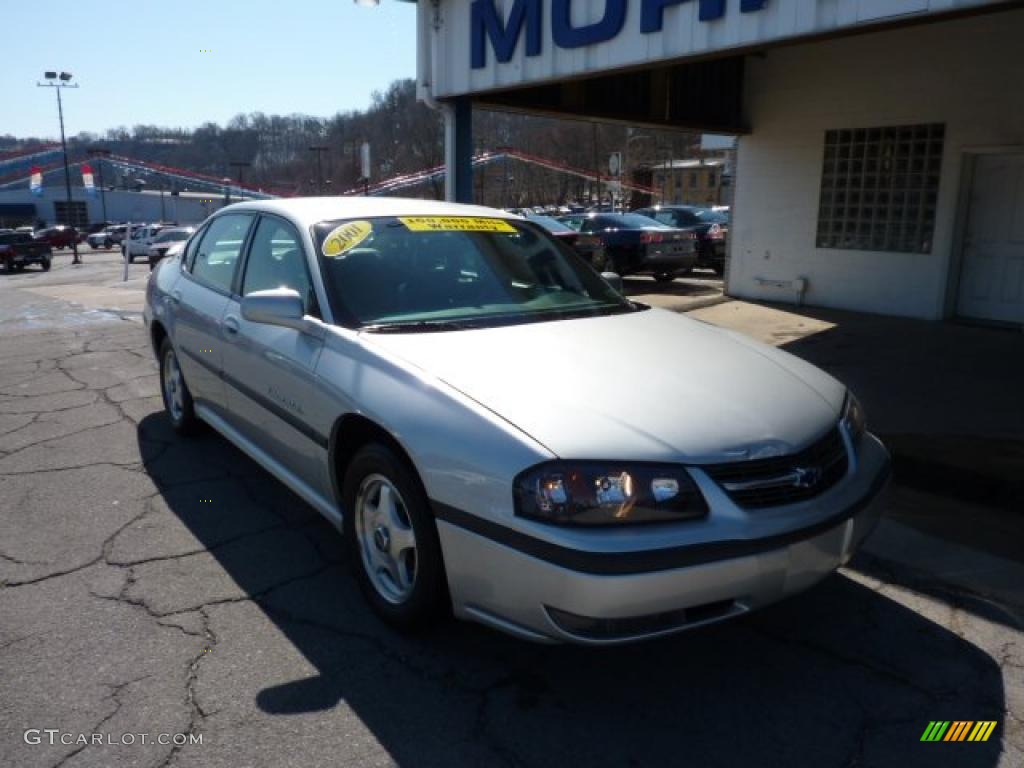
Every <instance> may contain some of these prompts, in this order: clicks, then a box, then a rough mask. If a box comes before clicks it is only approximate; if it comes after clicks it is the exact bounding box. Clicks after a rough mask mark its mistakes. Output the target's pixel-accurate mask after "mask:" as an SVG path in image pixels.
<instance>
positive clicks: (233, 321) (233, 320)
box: [221, 315, 238, 334]
mask: <svg viewBox="0 0 1024 768" xmlns="http://www.w3.org/2000/svg"><path fill="white" fill-rule="evenodd" d="M221 325H222V326H224V330H225V331H227V332H228V333H231V334H235V333H238V318H237V317H235V316H234V315H228V316H227V317H225V318H224V322H223V323H221Z"/></svg>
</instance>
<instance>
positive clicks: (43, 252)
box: [0, 232, 53, 274]
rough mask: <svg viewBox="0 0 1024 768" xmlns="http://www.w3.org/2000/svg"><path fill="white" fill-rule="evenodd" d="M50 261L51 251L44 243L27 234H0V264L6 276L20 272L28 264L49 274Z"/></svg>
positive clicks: (51, 258)
mask: <svg viewBox="0 0 1024 768" xmlns="http://www.w3.org/2000/svg"><path fill="white" fill-rule="evenodd" d="M52 260H53V250H52V249H51V248H50V245H49V243H47V242H46V241H43V240H36V239H34V238H33V237H32V235H30V234H28V233H27V232H6V233H4V234H0V264H2V265H3V266H4V269H5V270H6V272H7V274H11V273H12V272H15V271H17V272H20V271H21V270H23V269H24V268H25V267H26V266H28V265H29V264H38V265H39V266H41V267H42V268H43V271H44V272H49V271H50V264H51V262H52Z"/></svg>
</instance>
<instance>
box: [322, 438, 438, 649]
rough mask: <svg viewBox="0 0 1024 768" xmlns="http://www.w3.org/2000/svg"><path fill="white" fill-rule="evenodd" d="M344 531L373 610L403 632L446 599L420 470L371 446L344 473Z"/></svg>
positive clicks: (427, 618)
mask: <svg viewBox="0 0 1024 768" xmlns="http://www.w3.org/2000/svg"><path fill="white" fill-rule="evenodd" d="M342 488H343V491H342V499H343V503H344V510H345V517H344V533H345V539H346V541H347V544H348V548H349V551H350V553H351V555H352V565H353V568H354V569H355V573H356V579H357V580H358V581H359V585H360V587H361V588H362V591H363V594H364V595H365V596H366V599H367V601H368V602H369V603H370V605H371V607H372V608H373V610H374V611H375V612H376V613H377V614H378V615H379V616H380V617H381V618H382V619H384V620H385V621H386V622H388V623H389V624H391V625H393V626H395V627H397V628H398V629H402V630H408V629H412V628H415V627H417V626H422V625H423V624H426V623H428V622H429V621H430V620H432V619H434V618H436V617H437V616H438V614H439V613H440V612H441V608H442V607H443V605H444V604H445V578H444V565H443V563H442V557H441V544H440V541H439V540H438V536H437V526H436V524H435V523H434V518H433V515H432V514H431V512H430V504H429V501H428V500H427V497H426V494H425V493H424V491H423V488H422V486H421V485H420V482H419V479H418V478H417V477H416V474H415V471H414V470H413V468H412V467H410V466H409V465H408V463H407V462H406V461H404V460H403V459H401V458H400V457H399V456H397V455H396V454H395V452H394V451H393V450H391V449H390V448H389V447H387V446H386V445H383V444H381V443H369V444H367V445H365V446H364V447H363V448H361V449H360V450H359V452H358V453H356V455H355V456H354V457H353V459H352V461H351V463H350V464H349V466H348V469H347V470H346V472H345V479H344V483H343V486H342Z"/></svg>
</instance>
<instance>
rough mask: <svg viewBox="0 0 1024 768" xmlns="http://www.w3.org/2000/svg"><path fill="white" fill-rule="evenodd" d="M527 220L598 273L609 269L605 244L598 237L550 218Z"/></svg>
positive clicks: (535, 217) (532, 216) (537, 217)
mask: <svg viewBox="0 0 1024 768" xmlns="http://www.w3.org/2000/svg"><path fill="white" fill-rule="evenodd" d="M526 219H527V220H528V221H532V222H534V223H535V224H539V225H540V226H542V227H544V229H546V230H547V231H548V233H549V234H551V235H552V236H553V237H554V238H555V239H556V240H558V241H560V242H563V243H565V244H566V245H568V246H569V247H570V248H572V249H573V250H574V251H576V253H578V254H579V255H580V256H582V257H583V258H584V259H585V260H586V261H587V263H588V264H590V266H592V267H593V268H594V269H596V270H597V271H598V272H604V271H605V269H607V268H608V256H607V254H606V253H605V250H604V243H602V242H601V238H600V237H598V236H597V235H590V234H586V233H585V232H579V231H577V230H575V229H573V228H572V227H570V226H569V225H568V224H564V223H562V222H561V221H559V220H558V219H554V218H552V217H550V216H538V215H536V214H530V215H529V216H527V217H526Z"/></svg>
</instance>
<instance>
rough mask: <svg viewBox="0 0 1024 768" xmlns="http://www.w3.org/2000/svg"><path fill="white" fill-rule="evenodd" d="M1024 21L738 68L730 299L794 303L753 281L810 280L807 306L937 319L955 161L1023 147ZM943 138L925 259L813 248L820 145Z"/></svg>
mask: <svg viewBox="0 0 1024 768" xmlns="http://www.w3.org/2000/svg"><path fill="white" fill-rule="evenodd" d="M1022 46H1024V11H1022V10H1014V11H1006V12H1000V13H993V14H988V15H984V16H977V17H968V18H963V19H957V20H954V21H944V22H939V23H935V24H930V25H923V26H916V27H908V28H905V29H899V30H891V31H887V32H876V33H871V34H865V35H862V36H859V37H851V38H844V39H839V40H835V41H830V42H823V43H812V44H806V45H801V46H794V47H792V48H781V49H775V50H771V51H769V52H768V53H767V54H766V55H765V56H764V58H758V57H749V58H748V60H747V74H746V77H747V81H746V86H745V91H746V105H745V106H746V115H747V120H748V122H749V124H750V125H751V127H752V129H753V132H752V134H751V135H749V136H744V137H741V139H740V142H739V152H738V165H737V187H736V190H735V209H734V214H733V227H732V230H731V233H730V235H731V237H732V239H733V240H732V248H731V253H732V263H731V266H730V274H729V286H728V290H729V292H730V293H731V294H732V295H734V296H739V297H743V298H763V299H770V300H783V301H786V300H791V299H792V298H793V297H794V293H793V292H792V291H789V290H785V289H779V288H772V287H763V286H758V285H757V283H756V278H758V277H761V278H768V279H778V280H790V279H792V278H795V277H797V276H803V277H806V278H807V279H808V284H809V290H808V292H807V294H806V297H805V301H806V303H808V304H812V305H818V306H829V307H839V308H847V309H858V310H864V311H868V312H877V313H882V314H894V315H908V316H913V317H921V318H927V319H938V318H941V317H942V316H943V313H944V304H945V292H946V284H947V279H948V275H949V271H950V270H949V264H950V259H951V257H952V252H953V230H954V225H955V222H956V210H957V202H958V197H959V194H960V171H961V165H962V160H963V155H964V152H965V151H966V150H968V149H970V148H974V147H980V146H1012V145H1016V146H1024V91H1022V90H1021V84H1022V83H1024V49H1022ZM931 122H941V123H945V125H946V144H945V154H944V157H943V163H942V177H941V180H940V186H939V197H938V210H937V216H936V218H937V222H936V227H935V234H934V244H933V247H932V252H931V253H930V254H908V253H879V252H867V251H844V250H831V249H817V248H815V237H816V234H817V211H818V198H819V191H820V185H821V171H822V158H823V153H824V139H825V131H826V130H828V129H833V128H870V127H877V126H888V125H913V124H918V123H931Z"/></svg>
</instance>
